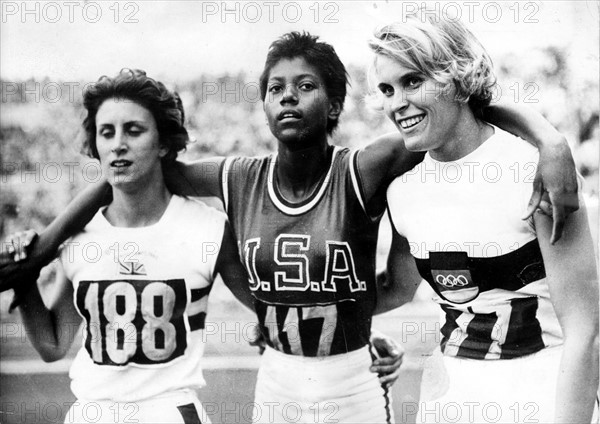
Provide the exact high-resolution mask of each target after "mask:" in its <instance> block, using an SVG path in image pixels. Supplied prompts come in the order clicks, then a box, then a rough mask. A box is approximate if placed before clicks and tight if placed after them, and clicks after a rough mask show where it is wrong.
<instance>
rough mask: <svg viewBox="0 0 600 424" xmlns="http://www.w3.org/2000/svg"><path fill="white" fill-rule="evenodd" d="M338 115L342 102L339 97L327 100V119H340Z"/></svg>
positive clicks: (340, 111)
mask: <svg viewBox="0 0 600 424" xmlns="http://www.w3.org/2000/svg"><path fill="white" fill-rule="evenodd" d="M340 113H342V101H341V100H340V98H339V97H334V98H332V99H330V100H329V112H328V113H327V117H328V118H329V119H332V120H334V121H337V119H338V118H339V117H340Z"/></svg>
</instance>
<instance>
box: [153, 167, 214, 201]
mask: <svg viewBox="0 0 600 424" xmlns="http://www.w3.org/2000/svg"><path fill="white" fill-rule="evenodd" d="M224 160H225V158H222V157H213V158H208V159H200V160H197V161H194V162H180V161H176V162H175V164H174V165H173V166H170V167H166V168H164V169H163V174H164V176H165V182H166V183H167V187H168V188H169V190H171V192H173V193H175V194H179V195H180V196H189V197H206V196H215V197H218V198H219V199H221V201H222V200H223V190H222V188H221V178H220V175H219V170H220V168H221V164H222V163H223V161H224Z"/></svg>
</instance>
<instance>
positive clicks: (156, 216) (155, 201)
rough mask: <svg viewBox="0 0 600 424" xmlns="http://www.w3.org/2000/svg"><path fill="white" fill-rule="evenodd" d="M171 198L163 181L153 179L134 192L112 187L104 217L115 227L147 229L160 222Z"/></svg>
mask: <svg viewBox="0 0 600 424" xmlns="http://www.w3.org/2000/svg"><path fill="white" fill-rule="evenodd" d="M171 196H172V195H171V192H169V190H168V189H167V186H166V185H165V182H164V180H163V179H154V180H152V181H150V182H149V183H148V184H146V185H144V186H142V187H139V188H138V189H136V190H122V189H118V188H115V187H113V201H112V203H111V204H110V205H108V207H107V208H106V210H105V211H104V216H105V217H106V219H107V220H108V222H110V223H111V224H112V225H113V226H115V227H130V228H135V227H147V226H149V225H152V224H156V223H157V222H158V221H159V220H160V218H161V217H162V216H163V214H164V213H165V210H166V209H167V206H168V205H169V201H170V200H171Z"/></svg>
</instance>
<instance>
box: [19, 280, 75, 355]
mask: <svg viewBox="0 0 600 424" xmlns="http://www.w3.org/2000/svg"><path fill="white" fill-rule="evenodd" d="M19 311H20V312H21V319H22V322H23V326H24V327H25V332H26V334H27V336H28V337H29V340H31V343H32V345H33V347H34V348H35V350H37V351H38V353H39V354H40V356H41V357H42V359H43V360H44V361H46V362H52V361H56V360H58V359H61V358H62V357H64V355H65V353H66V350H67V348H65V346H64V343H65V342H66V340H65V338H64V337H65V336H64V335H62V334H61V331H60V328H59V325H58V320H57V316H56V314H55V313H54V312H53V311H51V310H49V309H48V308H47V307H46V305H45V304H44V301H43V300H42V296H41V294H40V291H39V288H38V285H37V284H33V285H31V288H30V289H29V290H28V291H27V292H26V293H23V297H22V299H21V302H20V304H19Z"/></svg>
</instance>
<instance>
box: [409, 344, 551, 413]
mask: <svg viewBox="0 0 600 424" xmlns="http://www.w3.org/2000/svg"><path fill="white" fill-rule="evenodd" d="M561 355H562V347H555V348H547V349H543V350H541V351H539V352H537V353H534V354H532V355H528V356H524V357H522V358H515V359H504V360H489V361H486V360H476V359H464V358H457V357H451V356H444V355H443V354H442V353H441V352H440V350H439V348H438V349H436V350H435V351H434V354H433V355H432V356H431V357H430V358H429V359H428V360H427V362H426V363H425V367H424V371H423V380H422V382H421V399H420V402H419V405H418V407H419V408H418V409H419V411H418V412H417V416H416V421H417V423H440V422H445V423H449V422H461V423H462V422H476V423H524V422H530V423H531V422H537V423H551V422H554V404H555V397H556V385H557V381H558V370H559V365H560V360H561ZM415 409H416V408H415Z"/></svg>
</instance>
